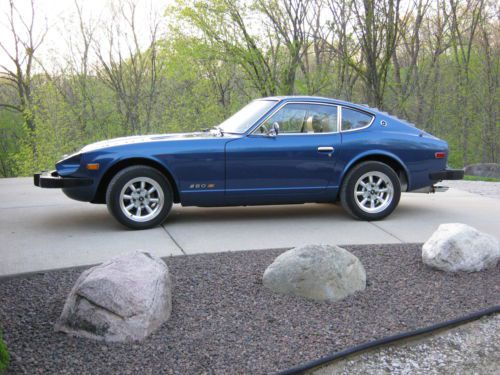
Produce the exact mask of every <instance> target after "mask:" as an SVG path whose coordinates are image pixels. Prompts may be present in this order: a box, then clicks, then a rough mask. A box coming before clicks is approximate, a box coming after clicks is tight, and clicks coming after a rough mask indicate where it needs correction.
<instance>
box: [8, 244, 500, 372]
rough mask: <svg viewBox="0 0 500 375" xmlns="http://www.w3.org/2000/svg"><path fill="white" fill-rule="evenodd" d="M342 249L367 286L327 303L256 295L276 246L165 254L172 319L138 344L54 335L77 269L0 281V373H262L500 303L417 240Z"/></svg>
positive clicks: (493, 280) (484, 282) (487, 277)
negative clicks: (424, 259)
mask: <svg viewBox="0 0 500 375" xmlns="http://www.w3.org/2000/svg"><path fill="white" fill-rule="evenodd" d="M345 248H346V249H348V250H349V251H351V252H352V253H354V254H355V255H356V256H358V257H359V258H360V260H361V262H362V263H363V265H364V266H365V268H366V272H367V279H368V286H367V289H366V290H365V291H364V292H362V293H358V294H356V295H355V296H351V297H349V298H347V299H345V300H343V301H340V302H337V303H326V302H314V301H308V300H306V299H303V298H299V297H290V296H283V295H277V294H273V293H272V292H270V291H268V290H266V289H265V288H263V286H262V274H263V272H264V270H265V268H266V267H267V266H268V265H269V264H270V263H271V262H272V261H273V260H274V258H275V257H276V256H278V255H279V254H280V253H281V252H283V250H267V251H262V250H261V251H246V252H234V253H218V254H202V255H193V256H180V257H172V258H168V259H166V261H167V263H168V266H169V268H170V271H171V275H172V279H173V282H174V293H173V312H172V317H171V319H170V320H169V321H168V322H167V323H166V324H165V325H163V326H162V327H161V328H160V329H159V330H158V331H156V332H155V333H154V334H152V335H151V336H150V337H148V338H147V339H146V340H144V341H143V342H141V343H127V344H106V343H103V342H95V341H92V340H88V339H81V338H72V337H68V336H66V335H65V334H62V333H57V332H54V330H53V324H54V322H55V321H56V319H57V318H58V316H59V314H60V313H61V310H62V307H63V304H64V301H65V298H66V296H67V294H68V293H69V291H70V289H71V287H72V285H73V283H74V282H75V281H76V279H77V277H78V276H79V274H80V273H81V272H82V268H78V269H70V270H62V271H51V272H46V273H43V274H34V275H30V276H25V277H16V278H11V279H3V280H0V327H1V328H2V330H3V331H4V339H5V341H6V342H7V344H8V346H9V349H10V351H11V354H12V360H11V366H10V369H9V371H8V372H7V373H12V374H17V373H27V374H48V373H50V374H55V373H57V374H66V373H72V374H73V373H74V374H268V373H273V372H276V371H278V370H283V369H286V368H288V367H291V366H293V365H296V364H299V363H301V362H304V361H308V360H312V359H315V358H318V357H320V356H323V355H325V354H327V353H331V352H335V351H339V350H342V349H345V348H346V347H349V346H351V345H355V344H359V343H362V342H364V341H368V340H373V339H377V338H381V337H384V336H388V335H392V334H395V333H398V332H401V331H406V330H412V329H415V328H419V327H423V326H427V325H430V324H433V323H437V322H439V321H443V320H446V319H451V318H455V317H458V316H461V315H464V314H466V313H469V312H472V311H476V310H479V309H481V308H485V307H488V306H492V305H496V304H499V303H500V272H499V270H500V266H498V267H497V268H495V269H491V270H488V271H483V272H478V273H472V274H456V275H450V274H445V273H443V272H439V271H435V270H432V269H429V268H427V267H425V266H424V265H423V264H422V263H421V260H420V259H421V256H420V254H421V245H417V244H411V245H409V244H404V245H369V246H345Z"/></svg>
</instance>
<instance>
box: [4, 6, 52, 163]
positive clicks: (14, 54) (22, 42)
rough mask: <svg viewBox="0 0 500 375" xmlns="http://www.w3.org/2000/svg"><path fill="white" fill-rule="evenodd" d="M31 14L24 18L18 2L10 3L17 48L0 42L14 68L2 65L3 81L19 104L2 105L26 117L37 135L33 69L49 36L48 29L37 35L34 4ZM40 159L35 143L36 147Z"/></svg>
mask: <svg viewBox="0 0 500 375" xmlns="http://www.w3.org/2000/svg"><path fill="white" fill-rule="evenodd" d="M30 4H31V13H30V15H29V17H24V15H23V14H21V12H19V10H18V9H17V8H16V6H15V4H14V0H9V12H8V14H7V15H6V18H7V22H8V28H9V33H10V37H11V42H12V44H13V48H12V49H11V48H9V44H8V43H9V42H8V40H6V39H4V38H3V37H2V38H1V39H0V48H1V49H2V50H3V51H4V52H5V54H6V55H7V57H8V59H9V60H10V63H11V64H12V67H10V66H6V65H3V64H0V68H2V69H3V71H4V73H3V75H2V79H3V80H4V81H6V83H4V84H5V85H7V86H9V87H10V88H11V89H13V90H14V91H15V92H16V94H17V95H16V100H15V101H11V102H1V103H0V108H4V109H7V110H11V111H15V112H19V113H21V114H22V116H23V118H24V121H25V123H26V125H27V127H28V129H29V130H30V131H31V132H33V131H34V130H35V127H36V122H35V118H34V111H33V107H34V102H33V65H34V63H35V54H36V51H37V50H38V48H39V47H40V45H41V44H42V43H43V40H44V38H45V35H46V34H47V27H45V29H44V30H43V31H42V32H40V33H36V31H35V22H36V17H35V5H34V0H31V3H30ZM32 148H33V153H34V154H35V155H36V146H35V143H33V144H32Z"/></svg>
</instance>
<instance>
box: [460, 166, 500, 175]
mask: <svg viewBox="0 0 500 375" xmlns="http://www.w3.org/2000/svg"><path fill="white" fill-rule="evenodd" d="M465 174H466V175H469V176H481V177H492V178H500V164H497V163H481V164H471V165H468V166H466V167H465Z"/></svg>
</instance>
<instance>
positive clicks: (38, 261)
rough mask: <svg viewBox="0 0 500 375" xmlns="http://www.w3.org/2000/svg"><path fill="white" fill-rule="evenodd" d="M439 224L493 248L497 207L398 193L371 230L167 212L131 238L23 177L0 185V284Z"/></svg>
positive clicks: (484, 200) (327, 219) (269, 213)
mask: <svg viewBox="0 0 500 375" xmlns="http://www.w3.org/2000/svg"><path fill="white" fill-rule="evenodd" d="M497 186H499V189H500V184H498V185H497ZM446 222H462V223H466V224H470V225H472V226H474V227H476V228H478V229H479V230H482V231H484V232H487V233H490V234H492V235H494V236H496V237H497V238H499V239H500V199H495V198H493V197H485V196H480V195H477V194H472V193H468V192H465V191H462V190H458V189H450V190H449V191H448V192H446V193H437V194H431V195H427V194H403V196H402V198H401V202H400V204H399V207H398V208H397V209H396V211H395V212H394V213H393V214H392V215H391V216H390V217H389V218H387V219H385V220H383V221H377V222H361V221H356V220H354V219H352V218H351V217H350V216H348V215H347V214H346V213H345V212H344V211H343V210H342V208H341V207H340V206H336V205H332V204H305V205H294V206H260V207H231V208H194V207H184V208H183V207H180V206H179V205H176V206H174V209H173V211H172V213H171V215H170V217H169V218H168V220H167V221H166V223H165V224H164V225H163V226H162V227H159V228H155V229H150V230H145V231H131V230H127V229H125V228H124V227H122V226H121V225H119V224H118V223H116V222H115V220H114V219H113V218H112V217H111V216H110V215H109V214H108V212H107V209H106V207H105V206H103V205H93V204H89V203H82V202H75V201H72V200H70V199H69V198H66V196H64V195H63V194H62V192H61V191H59V190H58V189H40V188H36V187H34V186H33V182H32V179H31V178H13V179H0V275H10V274H17V273H24V272H33V271H39V270H48V269H54V268H62V267H70V266H77V265H87V264H94V263H98V262H101V261H103V260H106V259H109V258H110V257H113V256H115V255H118V254H121V253H124V252H128V251H131V250H137V249H142V250H148V251H150V252H151V253H153V254H155V255H158V256H170V255H181V254H195V253H207V252H219V251H236V250H250V249H270V248H285V247H293V246H297V245H303V244H307V243H326V244H344V245H347V244H374V243H399V242H424V241H425V240H426V239H427V238H428V237H429V236H430V235H431V234H432V232H433V231H434V230H435V229H436V228H437V226H438V225H439V224H440V223H446Z"/></svg>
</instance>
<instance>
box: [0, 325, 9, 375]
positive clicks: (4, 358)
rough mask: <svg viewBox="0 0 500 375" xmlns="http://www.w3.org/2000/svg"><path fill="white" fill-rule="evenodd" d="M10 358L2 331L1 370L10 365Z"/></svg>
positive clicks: (0, 338) (0, 333)
mask: <svg viewBox="0 0 500 375" xmlns="http://www.w3.org/2000/svg"><path fill="white" fill-rule="evenodd" d="M9 359H10V357H9V352H8V351H7V345H6V344H5V342H4V341H3V338H2V332H1V331H0V372H3V371H4V370H5V369H6V368H7V367H8V366H9Z"/></svg>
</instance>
